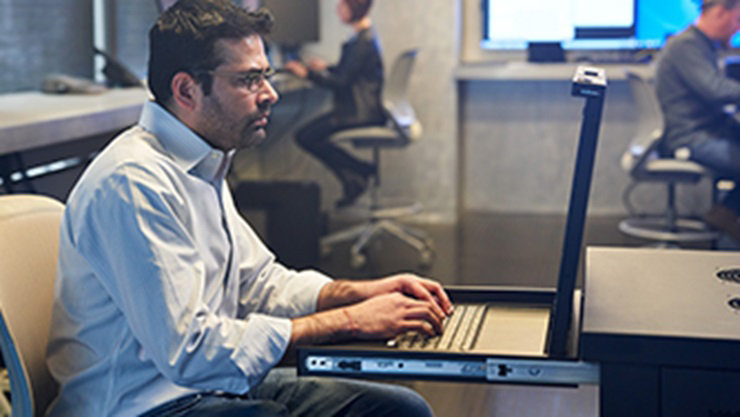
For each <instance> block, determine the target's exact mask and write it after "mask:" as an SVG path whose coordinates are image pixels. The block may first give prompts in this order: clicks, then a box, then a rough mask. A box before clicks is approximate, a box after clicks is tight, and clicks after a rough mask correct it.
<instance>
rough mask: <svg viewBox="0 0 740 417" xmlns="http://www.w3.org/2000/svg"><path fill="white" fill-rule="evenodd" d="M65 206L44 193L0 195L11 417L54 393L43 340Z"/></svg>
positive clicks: (22, 415) (0, 321) (41, 405)
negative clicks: (44, 195)
mask: <svg viewBox="0 0 740 417" xmlns="http://www.w3.org/2000/svg"><path fill="white" fill-rule="evenodd" d="M63 208H64V206H63V205H62V204H61V203H59V202H57V201H56V200H53V199H51V198H48V197H42V196H37V195H28V194H25V195H24V194H14V195H6V196H0V230H2V233H0V265H2V268H0V315H1V317H0V349H1V350H2V354H3V359H4V361H5V366H6V368H7V376H8V379H9V383H10V393H11V408H12V416H13V417H36V416H42V415H44V411H45V410H46V407H47V406H48V405H49V403H50V402H51V400H52V399H53V398H54V396H55V394H56V392H57V386H56V383H55V382H54V380H53V379H52V377H51V375H50V374H49V371H48V369H47V367H46V342H47V338H48V333H49V323H50V321H51V309H52V303H53V299H54V279H55V275H56V263H57V248H58V243H59V222H60V220H61V217H62V210H63Z"/></svg>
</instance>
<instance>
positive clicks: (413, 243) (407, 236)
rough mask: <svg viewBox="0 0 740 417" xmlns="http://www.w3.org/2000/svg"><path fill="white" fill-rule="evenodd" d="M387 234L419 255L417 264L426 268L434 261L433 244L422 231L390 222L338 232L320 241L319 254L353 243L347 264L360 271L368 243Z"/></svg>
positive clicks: (364, 262) (368, 224)
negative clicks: (341, 244)
mask: <svg viewBox="0 0 740 417" xmlns="http://www.w3.org/2000/svg"><path fill="white" fill-rule="evenodd" d="M381 234H387V235H390V236H391V237H395V238H396V239H397V240H398V241H400V242H402V243H404V244H406V245H408V246H410V247H411V248H413V249H415V250H416V251H417V252H418V253H419V264H420V265H421V266H422V267H428V266H430V265H431V264H432V261H433V260H434V247H433V242H432V240H431V239H429V238H428V237H427V236H426V234H425V233H424V232H422V231H419V230H416V229H414V228H411V227H408V226H404V225H402V224H400V223H397V222H395V221H392V220H388V219H384V220H374V221H371V222H370V223H365V224H360V225H357V226H353V227H350V228H348V229H344V230H340V231H338V232H335V233H332V234H330V235H329V236H326V237H324V238H323V239H322V240H321V253H322V255H328V254H329V253H330V252H331V249H332V246H333V245H335V244H337V243H340V242H345V241H354V243H353V244H352V247H351V249H350V259H349V263H350V266H351V267H352V268H355V269H360V268H363V267H364V266H365V265H366V264H367V255H366V254H365V252H366V250H367V248H368V246H369V245H370V242H371V241H372V240H374V239H376V238H377V237H378V235H381Z"/></svg>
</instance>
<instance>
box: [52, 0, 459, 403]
mask: <svg viewBox="0 0 740 417" xmlns="http://www.w3.org/2000/svg"><path fill="white" fill-rule="evenodd" d="M271 23H272V21H271V18H270V17H269V15H267V14H264V13H247V12H246V11H245V10H243V9H241V8H239V7H237V6H234V5H233V4H232V3H231V2H230V1H229V0H180V1H179V2H178V3H177V4H175V5H174V6H173V7H172V8H170V9H168V10H167V11H166V12H165V13H163V15H162V16H160V18H159V19H158V21H157V22H156V23H155V25H154V27H153V28H152V29H151V31H150V35H149V36H150V61H149V86H150V88H151V90H152V93H153V95H154V97H155V101H154V102H149V103H146V105H145V106H144V109H143V111H142V115H141V119H140V121H139V123H138V124H137V125H136V126H134V127H132V128H131V129H129V130H127V131H126V132H124V133H122V134H121V135H119V136H118V137H117V138H116V139H114V140H113V142H112V143H111V144H110V145H109V146H108V147H106V149H105V150H104V151H103V152H101V154H100V155H99V156H98V157H97V158H96V160H95V161H94V162H93V163H92V164H91V165H90V167H89V168H88V169H87V170H86V172H85V173H84V174H83V176H82V177H81V178H80V180H79V182H78V183H77V185H76V186H75V188H74V190H73V191H72V193H71V194H70V197H69V199H68V202H67V206H66V210H65V213H64V218H63V221H62V226H61V231H60V249H59V251H60V252H59V268H58V278H57V283H56V291H55V297H56V299H55V303H54V309H53V318H52V326H51V336H50V341H49V347H48V364H49V368H50V371H51V373H52V375H53V376H54V377H55V379H56V380H57V381H58V382H59V384H60V391H59V395H58V397H57V398H56V400H55V401H54V403H53V404H52V406H51V408H50V410H49V415H50V416H53V417H57V416H75V417H100V416H107V417H110V416H126V417H129V416H147V417H154V416H168V417H174V416H178V417H186V416H188V417H190V416H240V417H244V416H250V417H251V416H260V417H262V416H270V417H272V416H287V415H290V416H298V415H300V416H321V417H324V416H381V415H382V416H430V415H431V410H430V409H429V407H428V405H427V404H426V402H425V401H424V400H423V399H422V398H421V397H420V396H419V395H418V394H416V393H415V392H413V391H411V390H409V389H406V388H403V387H398V386H392V385H383V384H376V383H368V382H362V381H348V380H339V379H319V378H298V377H297V376H296V375H295V371H293V370H286V369H273V368H274V367H275V365H277V364H278V362H279V361H280V360H281V359H282V358H283V357H284V356H285V355H286V352H288V351H289V350H290V349H291V348H293V347H295V346H298V345H301V344H305V343H320V342H329V341H336V340H343V339H349V338H362V339H382V338H389V337H393V336H395V335H397V334H399V333H401V332H404V331H408V330H416V331H420V332H424V333H427V334H434V333H437V332H439V331H440V329H441V323H442V320H443V318H444V317H445V316H446V315H447V314H449V313H450V311H451V305H450V301H449V299H448V297H447V295H446V294H445V292H444V290H443V289H442V287H441V286H440V285H439V284H438V283H436V282H433V281H430V280H427V279H423V278H419V277H416V276H413V275H410V274H400V275H396V276H392V277H388V278H384V279H380V280H373V281H343V280H337V281H333V280H331V279H330V278H328V277H326V276H325V275H323V274H321V273H319V272H317V271H310V270H309V271H293V270H290V269H287V268H285V267H284V266H282V265H280V264H279V263H277V262H275V257H274V256H273V255H272V254H271V253H270V252H269V251H268V250H267V248H266V247H265V245H264V244H263V243H262V242H261V241H260V240H259V238H258V237H257V235H256V234H255V233H254V232H253V230H252V229H251V228H250V227H249V225H247V223H246V222H244V220H243V219H242V218H241V217H240V216H239V213H238V212H237V210H236V208H235V206H234V203H233V201H232V197H231V194H230V192H229V189H228V186H227V184H226V183H225V181H224V177H225V175H226V173H227V171H228V169H229V166H230V163H231V159H232V157H233V155H234V153H235V151H236V150H237V149H241V148H250V147H253V146H256V145H258V144H259V143H260V142H262V141H263V140H264V139H265V136H266V133H265V127H266V125H267V122H268V117H269V114H270V107H271V106H272V105H273V104H274V103H275V102H276V101H277V99H278V96H277V93H276V92H275V90H274V89H273V88H272V86H271V84H270V82H269V76H270V73H271V69H270V67H269V63H268V61H267V59H266V57H265V53H264V47H263V42H262V39H261V35H263V34H265V33H266V32H267V31H269V27H270V26H271Z"/></svg>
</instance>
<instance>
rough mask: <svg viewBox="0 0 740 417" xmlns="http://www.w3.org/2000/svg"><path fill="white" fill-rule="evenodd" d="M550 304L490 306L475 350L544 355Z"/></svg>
mask: <svg viewBox="0 0 740 417" xmlns="http://www.w3.org/2000/svg"><path fill="white" fill-rule="evenodd" d="M549 321H550V308H548V307H522V306H498V305H489V306H488V309H487V311H486V317H485V320H484V321H483V324H482V326H481V329H480V332H479V333H478V339H477V340H476V342H475V345H474V347H473V351H474V352H481V353H483V352H485V353H495V354H516V355H534V356H544V354H545V342H546V339H547V326H548V323H549Z"/></svg>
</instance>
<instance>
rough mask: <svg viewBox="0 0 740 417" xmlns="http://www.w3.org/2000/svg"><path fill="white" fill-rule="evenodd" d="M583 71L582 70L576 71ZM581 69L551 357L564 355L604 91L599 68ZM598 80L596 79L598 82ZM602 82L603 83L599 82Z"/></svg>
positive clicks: (552, 320)
mask: <svg viewBox="0 0 740 417" xmlns="http://www.w3.org/2000/svg"><path fill="white" fill-rule="evenodd" d="M580 71H585V72H580ZM588 71H589V70H588V69H584V70H581V69H580V68H579V73H577V74H576V79H575V80H574V84H573V95H577V96H582V97H586V106H585V108H584V112H583V120H582V122H581V134H580V138H579V140H578V153H577V154H576V162H575V167H574V170H573V182H572V185H571V190H570V202H569V205H568V217H567V219H566V223H565V236H564V238H563V247H562V255H561V257H560V271H559V275H558V288H557V293H556V295H555V301H554V303H553V305H552V309H553V310H552V314H551V315H550V326H549V335H548V344H547V346H548V354H549V355H550V356H552V357H556V358H557V357H564V356H566V354H567V348H568V346H567V345H568V333H569V331H571V328H570V327H571V322H572V319H573V292H574V291H575V285H576V278H577V275H578V266H579V263H580V259H581V253H582V252H581V244H582V243H583V232H584V228H585V224H586V209H587V208H588V196H589V192H590V190H591V178H592V176H593V166H594V160H595V159H596V144H597V140H598V136H599V127H600V125H601V113H602V108H603V103H604V95H605V93H606V88H605V86H606V79H605V78H604V74H603V70H602V71H598V70H592V71H595V72H594V73H589V72H588ZM579 74H581V75H583V76H585V77H587V78H588V77H594V78H597V82H596V83H594V84H590V81H589V80H587V81H589V82H587V83H585V84H579V83H578V82H579V81H580V80H579V79H578V77H579ZM599 81H600V82H599ZM601 82H603V85H602V84H601Z"/></svg>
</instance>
